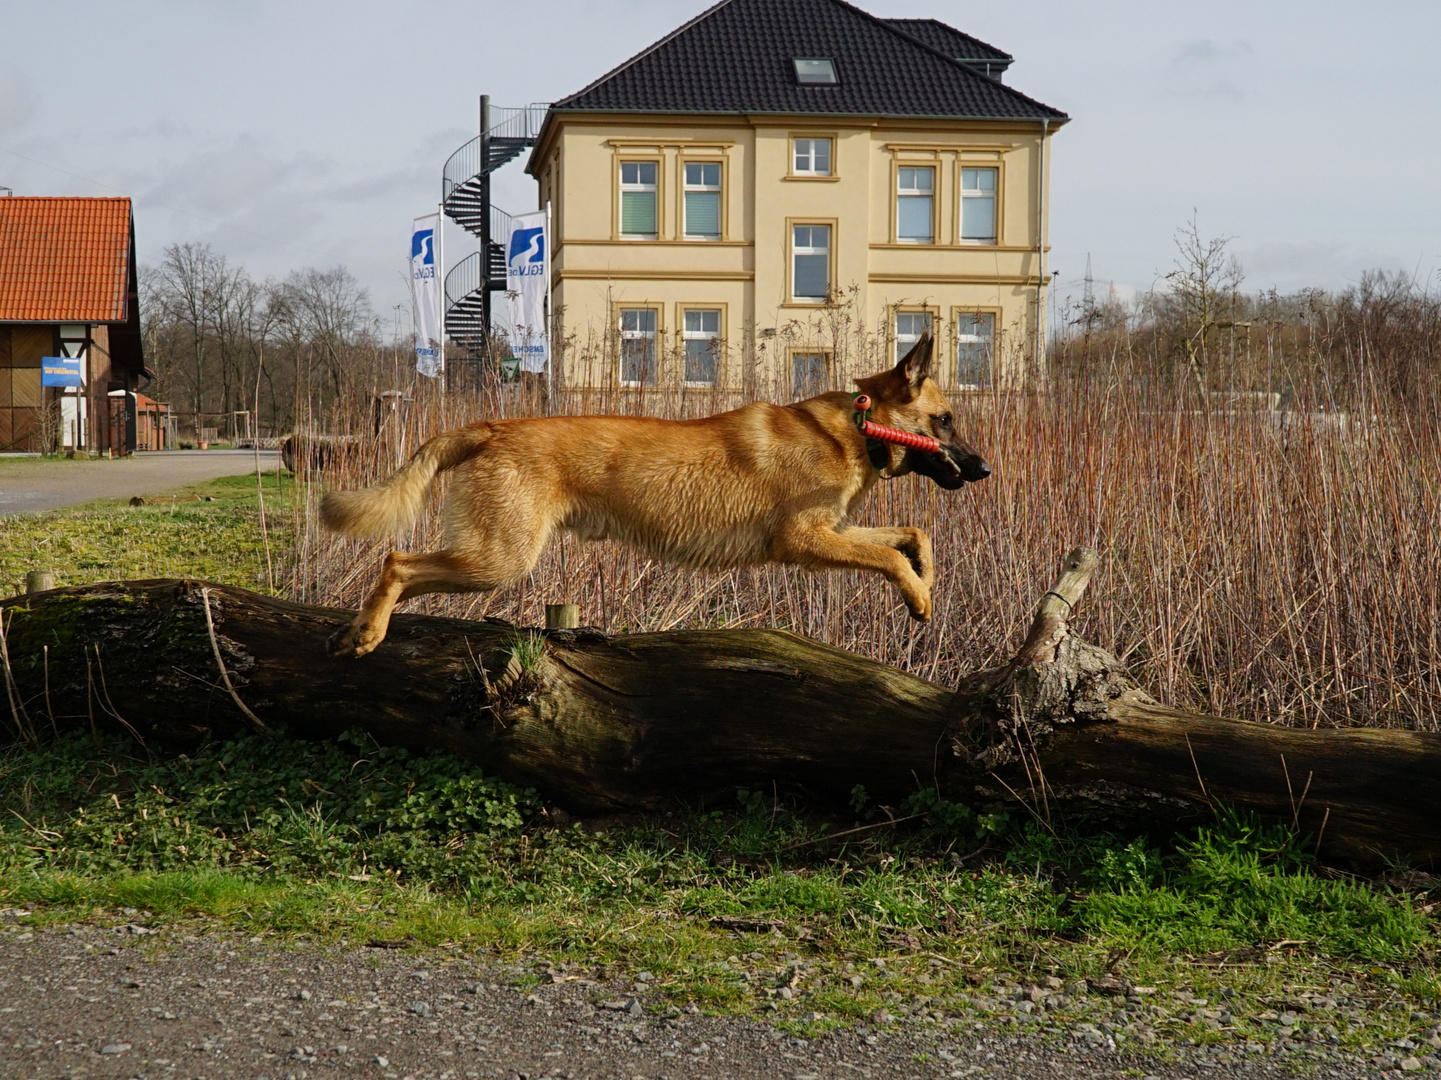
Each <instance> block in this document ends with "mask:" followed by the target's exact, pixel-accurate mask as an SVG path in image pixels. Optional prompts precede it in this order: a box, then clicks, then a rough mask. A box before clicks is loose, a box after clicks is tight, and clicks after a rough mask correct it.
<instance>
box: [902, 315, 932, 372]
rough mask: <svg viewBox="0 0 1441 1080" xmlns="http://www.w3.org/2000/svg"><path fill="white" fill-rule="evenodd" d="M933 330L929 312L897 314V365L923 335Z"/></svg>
mask: <svg viewBox="0 0 1441 1080" xmlns="http://www.w3.org/2000/svg"><path fill="white" fill-rule="evenodd" d="M930 328H931V313H930V312H929V311H898V312H896V363H898V364H899V363H900V362H901V360H902V359H903V358H904V357H905V355H906V353H908V352H910V351H911V349H912V348H914V347H915V344H916V342H918V341H920V340H921V335H922V334H924V333H925V332H926V331H928V330H929V329H930Z"/></svg>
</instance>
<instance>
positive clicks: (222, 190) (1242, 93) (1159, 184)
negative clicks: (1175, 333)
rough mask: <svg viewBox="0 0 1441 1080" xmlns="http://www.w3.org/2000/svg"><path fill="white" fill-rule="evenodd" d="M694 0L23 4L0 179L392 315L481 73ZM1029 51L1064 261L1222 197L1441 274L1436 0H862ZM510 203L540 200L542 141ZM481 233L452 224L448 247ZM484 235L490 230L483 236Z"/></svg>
mask: <svg viewBox="0 0 1441 1080" xmlns="http://www.w3.org/2000/svg"><path fill="white" fill-rule="evenodd" d="M705 6H706V5H705V4H704V3H701V2H695V0H606V2H600V0H530V2H528V3H515V2H507V3H499V2H495V0H471V2H469V3H456V2H450V0H445V2H440V0H428V2H425V0H422V2H411V3H405V4H401V3H395V2H393V0H392V2H389V3H385V2H379V0H345V2H344V3H341V2H331V0H284V2H259V3H251V2H240V0H232V2H205V0H185V2H180V0H169V2H167V0H126V2H125V3H123V4H119V3H100V2H98V0H86V2H75V0H46V2H44V3H19V2H11V3H8V4H6V6H5V14H4V20H3V22H4V34H3V38H4V40H5V41H6V42H7V48H5V49H4V50H0V186H6V187H11V188H14V189H15V192H16V193H17V194H22V195H105V194H124V195H129V196H131V197H132V198H133V199H134V200H135V207H136V233H137V241H138V244H139V249H140V257H141V260H142V262H153V261H155V260H157V259H158V258H159V255H160V253H161V251H162V249H163V248H164V247H165V245H166V244H169V243H172V242H176V241H185V240H195V241H203V242H209V243H211V244H212V245H214V247H215V248H216V249H217V250H218V251H220V252H223V253H224V254H225V255H227V256H228V257H229V258H230V259H231V260H232V261H235V262H239V263H241V264H243V265H244V266H246V267H247V268H248V269H250V271H251V272H252V273H254V274H255V275H257V276H261V277H263V276H265V275H269V274H274V275H277V276H280V275H283V274H284V273H285V272H286V271H288V270H290V269H293V268H296V267H301V266H307V265H310V266H319V267H328V266H333V265H335V264H336V263H344V264H345V265H346V266H348V267H349V268H350V269H351V270H352V271H353V272H354V273H355V274H356V276H357V277H358V278H359V279H360V280H361V282H362V283H363V284H364V285H365V286H367V287H368V288H369V290H370V293H371V297H372V300H373V302H374V305H375V308H376V310H377V311H378V312H379V313H380V314H381V315H382V316H384V317H385V318H386V320H387V322H389V320H390V318H391V316H392V313H393V309H394V307H395V305H398V304H401V303H404V302H406V296H407V292H406V279H405V276H404V274H405V263H406V257H407V255H408V248H407V239H406V237H407V233H408V229H409V224H410V219H411V218H412V217H413V216H415V215H418V214H422V213H425V212H427V210H429V209H431V208H433V206H434V204H435V202H436V201H437V199H438V198H439V189H440V171H441V167H442V165H443V164H444V162H445V159H446V157H447V156H448V155H449V154H450V153H451V151H452V150H454V149H455V148H456V147H458V146H459V145H460V144H461V143H462V142H464V141H465V140H466V139H468V138H470V137H472V136H473V135H474V134H475V133H476V127H477V122H478V120H477V99H478V95H479V94H481V93H483V92H489V93H490V95H491V98H492V100H493V101H494V102H495V103H496V104H497V105H519V104H523V103H525V102H527V101H549V100H553V99H555V98H558V97H561V96H563V95H565V94H567V93H570V92H572V91H574V90H577V89H579V88H580V87H581V86H583V85H585V84H586V83H587V82H589V81H591V80H592V79H594V78H596V77H597V76H599V75H601V74H603V73H604V72H605V71H606V70H608V69H609V68H610V67H612V66H614V65H615V64H617V63H619V62H620V61H622V60H624V59H625V58H627V57H628V56H630V55H632V54H633V53H635V52H636V51H638V50H639V49H640V48H641V47H643V46H645V45H647V44H649V43H650V42H651V41H653V40H655V39H656V38H658V37H660V36H661V35H662V34H664V33H666V32H668V31H669V30H670V29H672V28H673V27H675V26H677V25H679V24H680V23H682V22H683V21H685V20H686V19H688V18H690V17H691V16H693V15H694V14H696V13H698V12H699V11H701V10H703V9H704V7H705ZM862 6H863V7H866V8H867V10H870V11H871V12H873V13H875V14H877V15H887V16H931V17H935V18H939V19H942V20H944V21H946V22H949V23H951V24H952V25H953V26H956V27H958V28H960V29H962V30H965V31H967V32H968V33H971V34H974V35H975V36H977V37H980V38H982V39H984V40H986V41H989V42H991V43H992V44H994V45H997V46H999V47H1000V48H1002V49H1005V50H1006V51H1007V52H1010V53H1011V54H1013V55H1014V56H1015V57H1016V62H1015V64H1014V65H1012V67H1011V69H1010V71H1009V72H1008V73H1007V76H1006V78H1007V81H1008V82H1009V83H1010V84H1011V85H1013V86H1015V87H1016V88H1018V89H1020V90H1022V91H1024V92H1025V93H1027V94H1029V95H1031V96H1032V97H1036V98H1039V99H1040V100H1042V101H1044V102H1047V103H1048V104H1051V105H1054V106H1056V107H1058V108H1060V109H1063V110H1065V111H1066V112H1067V113H1069V114H1070V116H1071V117H1072V120H1071V123H1069V124H1068V125H1067V126H1066V127H1065V128H1063V129H1062V130H1061V132H1060V134H1059V135H1058V136H1057V137H1056V140H1055V143H1054V153H1055V156H1054V159H1053V168H1054V171H1053V178H1052V198H1051V211H1052V223H1051V241H1052V245H1053V249H1054V250H1053V254H1052V257H1051V265H1052V267H1053V268H1055V269H1058V270H1060V271H1061V275H1062V276H1061V281H1062V285H1063V287H1069V288H1070V289H1072V290H1078V289H1079V279H1080V277H1081V276H1082V274H1083V273H1084V271H1085V263H1086V257H1087V254H1088V253H1089V254H1090V256H1091V259H1092V265H1093V268H1094V276H1095V278H1096V279H1097V282H1098V288H1099V289H1104V288H1106V286H1107V285H1109V283H1110V282H1112V281H1114V282H1115V283H1116V284H1117V286H1118V287H1120V288H1121V289H1122V290H1126V291H1129V290H1131V289H1145V288H1148V287H1150V286H1151V285H1152V283H1153V282H1154V281H1155V279H1156V277H1157V275H1158V273H1164V271H1165V270H1167V269H1168V268H1170V266H1171V265H1172V260H1173V257H1174V247H1173V239H1172V238H1173V234H1174V232H1175V230H1176V228H1177V227H1178V226H1180V225H1181V224H1182V223H1183V222H1185V221H1186V220H1187V219H1188V218H1190V216H1191V214H1192V211H1193V209H1194V211H1195V212H1196V214H1197V215H1198V218H1199V224H1200V229H1201V232H1202V233H1203V234H1204V235H1206V236H1215V235H1224V236H1229V237H1233V238H1234V240H1233V250H1234V251H1235V252H1236V254H1237V255H1238V256H1239V257H1240V259H1241V262H1242V265H1243V268H1244V269H1245V271H1246V275H1247V279H1246V284H1247V287H1249V288H1266V287H1270V286H1276V287H1278V288H1280V289H1282V290H1293V289H1297V288H1301V287H1304V286H1322V287H1326V288H1340V287H1344V286H1345V285H1346V284H1348V283H1351V282H1354V281H1356V280H1357V279H1358V278H1359V277H1360V275H1361V273H1362V271H1364V270H1367V269H1371V268H1378V267H1381V268H1387V269H1397V270H1405V271H1407V272H1408V273H1415V274H1417V275H1418V277H1419V278H1420V279H1421V280H1422V282H1423V283H1429V285H1430V287H1432V288H1437V287H1441V279H1438V278H1437V275H1438V273H1441V209H1438V207H1441V197H1438V189H1441V184H1438V174H1441V77H1438V75H1437V67H1436V60H1435V52H1434V51H1435V47H1436V42H1437V41H1438V40H1441V2H1437V0H1374V2H1373V3H1371V4H1368V5H1366V6H1365V7H1364V8H1362V7H1358V6H1357V5H1356V4H1355V3H1354V2H1351V3H1341V2H1336V0H1244V2H1241V0H1209V2H1208V3H1204V4H1198V3H1179V2H1175V0H1169V2H1158V0H1092V2H1089V3H1079V2H1076V0H1031V2H1029V3H1025V4H1004V5H1002V4H972V3H960V2H956V0H868V2H866V3H864V4H862ZM496 201H497V202H498V203H499V204H500V205H501V206H503V207H505V208H506V209H510V210H524V209H529V208H531V207H532V206H533V205H534V201H535V188H534V184H533V183H532V182H531V181H530V179H529V177H527V176H525V174H524V173H523V172H522V170H521V166H520V164H519V163H515V164H512V165H510V166H507V168H506V170H505V171H504V172H503V173H501V174H500V175H499V176H498V178H497V183H496ZM463 243H464V234H463V233H459V232H456V233H454V234H451V235H450V237H449V238H448V239H447V244H448V250H447V259H448V261H450V257H451V256H452V255H457V254H458V253H459V252H460V251H461V250H462V247H461V245H462V244H463ZM464 250H472V248H465V249H464Z"/></svg>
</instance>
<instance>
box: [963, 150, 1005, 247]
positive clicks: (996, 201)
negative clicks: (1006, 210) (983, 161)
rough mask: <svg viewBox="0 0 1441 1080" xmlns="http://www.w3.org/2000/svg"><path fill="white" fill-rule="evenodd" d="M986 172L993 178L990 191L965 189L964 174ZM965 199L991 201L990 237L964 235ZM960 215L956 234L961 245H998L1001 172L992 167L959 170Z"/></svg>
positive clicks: (999, 234) (977, 166)
mask: <svg viewBox="0 0 1441 1080" xmlns="http://www.w3.org/2000/svg"><path fill="white" fill-rule="evenodd" d="M969 172H974V173H983V172H988V173H990V174H991V176H992V177H994V180H993V182H992V185H991V189H990V190H989V191H986V190H985V189H984V188H981V187H979V186H978V187H975V188H968V187H966V173H969ZM967 199H990V200H991V235H990V236H989V237H974V236H967V235H966V200H967ZM960 209H961V214H960V220H959V221H957V222H956V232H957V234H958V235H959V237H960V241H961V243H963V244H981V245H991V244H998V243H1000V237H1001V170H1000V169H998V168H996V166H994V165H965V166H962V168H961V208H960Z"/></svg>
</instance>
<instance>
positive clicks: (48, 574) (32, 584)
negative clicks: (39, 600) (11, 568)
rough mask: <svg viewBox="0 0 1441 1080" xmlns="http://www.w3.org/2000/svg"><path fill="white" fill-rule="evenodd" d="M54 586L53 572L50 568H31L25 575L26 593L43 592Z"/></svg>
mask: <svg viewBox="0 0 1441 1080" xmlns="http://www.w3.org/2000/svg"><path fill="white" fill-rule="evenodd" d="M53 588H55V574H54V572H53V571H50V570H31V571H30V573H28V574H26V575H25V591H26V592H27V593H36V592H44V591H45V590H47V589H53Z"/></svg>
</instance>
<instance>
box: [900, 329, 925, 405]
mask: <svg viewBox="0 0 1441 1080" xmlns="http://www.w3.org/2000/svg"><path fill="white" fill-rule="evenodd" d="M934 352H935V341H934V339H932V337H931V332H930V331H929V330H927V331H926V332H925V333H924V334H922V335H921V340H920V341H918V342H916V343H915V344H914V345H912V346H911V351H910V352H908V353H906V355H905V356H904V357H902V358H901V362H900V363H899V364H897V365H896V367H895V371H894V372H893V374H894V376H895V378H896V380H897V381H898V382H900V383H903V384H904V385H905V386H906V388H907V389H908V390H909V392H910V396H911V397H912V398H914V397H915V396H916V395H917V394H919V393H920V392H921V383H923V382H925V381H926V380H927V379H928V378H930V377H931V358H932V355H933V354H934Z"/></svg>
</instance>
